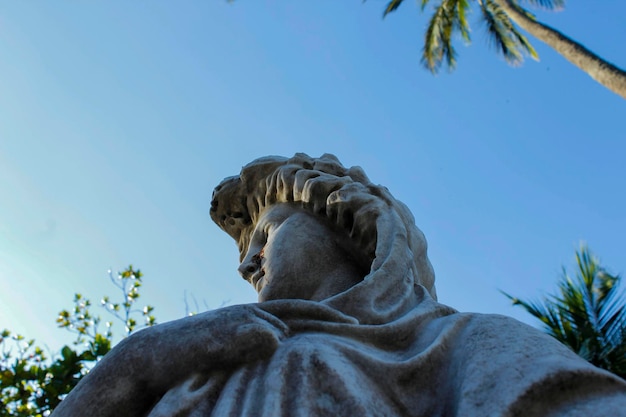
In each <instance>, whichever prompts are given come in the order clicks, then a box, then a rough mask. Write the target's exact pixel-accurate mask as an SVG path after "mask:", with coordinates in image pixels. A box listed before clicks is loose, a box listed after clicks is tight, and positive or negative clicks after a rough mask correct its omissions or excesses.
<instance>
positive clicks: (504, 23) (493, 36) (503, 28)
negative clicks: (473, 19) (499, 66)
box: [480, 0, 523, 65]
mask: <svg viewBox="0 0 626 417" xmlns="http://www.w3.org/2000/svg"><path fill="white" fill-rule="evenodd" d="M480 9H481V11H482V13H483V19H484V21H485V24H486V28H487V33H488V35H489V39H490V41H491V43H492V44H493V45H494V46H495V47H496V49H497V50H498V51H499V52H500V53H501V54H502V55H503V56H504V59H505V60H506V61H507V62H508V63H509V64H512V65H516V64H520V63H521V62H522V61H523V57H522V54H521V52H520V50H519V43H518V42H517V39H516V37H514V36H512V30H511V28H513V30H515V28H514V27H513V23H512V22H511V19H509V16H508V15H507V14H506V13H505V12H504V10H502V8H501V7H500V6H498V4H497V3H495V2H494V1H493V0H484V1H483V2H481V4H480Z"/></svg>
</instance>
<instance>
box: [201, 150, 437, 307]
mask: <svg viewBox="0 0 626 417" xmlns="http://www.w3.org/2000/svg"><path fill="white" fill-rule="evenodd" d="M277 203H293V204H296V205H300V206H301V207H303V208H304V209H307V210H310V211H312V212H314V213H315V214H317V215H320V216H323V217H325V218H326V219H327V220H329V221H330V222H331V224H335V225H337V226H338V227H339V228H340V229H343V230H345V231H346V232H347V233H348V236H349V237H350V239H351V240H352V242H354V244H355V245H356V247H357V248H358V249H359V250H360V251H361V254H362V256H363V257H365V258H366V259H367V261H368V262H369V263H370V264H371V267H370V273H369V274H368V276H366V277H365V279H367V278H368V277H369V276H371V275H373V274H375V273H376V272H383V271H380V270H381V269H383V270H385V271H386V272H387V273H391V272H400V273H401V274H402V275H407V273H408V276H412V278H413V282H414V283H415V284H421V285H423V286H424V287H425V288H426V289H427V290H428V292H429V293H430V294H431V296H432V297H433V298H436V295H435V288H434V280H435V277H434V272H433V269H432V267H431V265H430V262H429V261H428V257H427V255H426V249H427V244H426V239H425V237H424V235H423V233H422V232H421V231H420V230H419V229H418V228H417V226H416V225H415V219H414V218H413V215H412V214H411V212H410V211H409V209H408V208H407V206H406V205H404V204H403V203H401V202H400V201H398V200H396V199H395V198H394V197H393V196H392V195H391V193H389V190H387V188H386V187H383V186H380V185H375V184H372V183H371V182H370V180H369V179H368V178H367V176H366V175H365V172H363V170H362V169H361V168H360V167H351V168H345V167H344V166H343V165H341V163H340V162H339V160H338V159H337V158H336V157H335V156H334V155H330V154H324V155H322V156H321V157H320V158H311V157H309V156H308V155H306V154H302V153H298V154H296V155H295V156H294V157H293V158H284V157H278V156H268V157H264V158H260V159H257V160H255V161H253V162H251V163H250V164H248V165H246V166H245V167H243V169H242V170H241V174H240V175H239V176H235V177H229V178H226V179H225V180H224V181H222V182H221V183H220V184H219V185H218V186H217V187H216V188H215V190H214V192H213V200H212V202H211V218H212V219H213V221H215V223H217V225H218V226H219V227H220V228H221V229H223V230H224V231H225V232H226V233H228V234H229V235H230V236H231V237H233V238H234V239H235V241H236V242H237V244H238V246H239V252H240V259H243V258H244V257H245V253H246V251H247V248H248V245H249V242H250V237H251V234H252V231H253V230H254V227H255V224H256V222H257V221H258V219H259V216H260V215H261V213H262V212H263V211H264V209H265V208H267V207H268V206H271V205H273V204H277ZM398 268H400V269H402V268H407V269H408V271H391V270H390V269H393V270H397V269H398Z"/></svg>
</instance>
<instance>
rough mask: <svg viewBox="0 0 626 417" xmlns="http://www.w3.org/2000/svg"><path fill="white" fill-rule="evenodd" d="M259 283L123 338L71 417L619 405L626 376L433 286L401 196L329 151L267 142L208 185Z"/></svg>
mask: <svg viewBox="0 0 626 417" xmlns="http://www.w3.org/2000/svg"><path fill="white" fill-rule="evenodd" d="M211 217H212V218H213V220H214V221H215V222H216V223H217V224H218V225H219V227H221V228H222V229H223V230H224V231H226V233H228V234H229V235H230V236H231V237H233V238H234V239H235V241H236V242H237V244H238V246H239V251H240V254H241V265H240V266H239V272H240V274H241V275H242V276H243V278H245V279H246V280H247V281H249V282H250V284H252V285H253V286H254V288H255V289H256V291H257V292H258V294H259V302H258V303H256V304H248V305H236V306H230V307H226V308H222V309H219V310H214V311H209V312H206V313H203V314H198V315H196V316H193V317H187V318H183V319H180V320H177V321H173V322H169V323H164V324H160V325H158V326H155V327H152V328H148V329H145V330H142V331H140V332H137V333H136V334H134V335H132V336H131V337H129V338H127V339H125V340H124V341H122V342H121V343H120V344H119V345H118V346H116V347H115V348H114V349H113V350H112V351H111V352H110V353H109V354H108V355H107V356H105V357H104V359H103V360H102V361H101V362H100V363H99V364H98V365H97V366H96V367H95V368H94V369H93V370H92V371H91V372H90V373H89V375H87V376H86V377H85V378H84V379H83V380H82V381H81V382H80V384H79V385H78V386H77V387H76V388H75V389H74V391H73V392H72V393H70V395H69V396H68V397H67V398H66V399H65V400H64V401H63V402H62V403H61V405H60V406H59V407H58V408H57V410H56V411H55V412H54V413H53V416H54V417H69V416H94V417H100V416H102V417H104V416H149V417H162V416H171V417H173V416H180V417H182V416H185V417H192V416H193V417H208V416H262V417H270V416H271V417H274V416H415V417H418V416H419V417H426V416H428V417H431V416H463V417H464V416H470V417H485V416H581V417H583V416H584V417H589V416H611V417H613V416H626V382H625V381H623V380H622V379H620V378H618V377H616V376H614V375H612V374H610V373H609V372H606V371H604V370H601V369H598V368H596V367H594V366H592V365H590V364H589V363H587V362H585V361H584V360H582V359H580V358H579V357H578V356H577V355H575V354H574V353H573V352H571V351H570V350H569V349H568V348H566V347H564V346H562V345H561V344H559V343H558V342H557V341H555V340H554V339H552V338H551V337H549V336H547V335H545V334H543V333H541V332H539V331H537V330H535V329H533V328H531V327H529V326H526V325H524V324H522V323H519V322H517V321H515V320H513V319H511V318H507V317H504V316H499V315H483V314H469V313H459V312H457V311H455V310H454V309H452V308H450V307H447V306H445V305H442V304H439V303H437V301H436V293H435V287H434V273H433V269H432V267H431V265H430V262H429V261H428V258H427V256H426V240H425V238H424V236H423V234H422V233H421V232H420V230H419V229H418V228H417V227H416V226H415V222H414V219H413V216H412V215H411V213H410V212H409V210H408V208H407V207H406V206H405V205H404V204H402V203H401V202H399V201H397V200H396V199H394V198H393V197H392V196H391V194H390V193H389V191H388V190H387V189H386V188H384V187H381V186H378V185H374V184H372V183H371V182H370V181H369V179H368V178H367V176H366V175H365V173H364V172H363V171H362V170H361V169H360V168H358V167H352V168H349V169H346V168H344V167H343V166H342V165H341V164H340V163H339V161H338V160H337V159H336V158H335V157H334V156H332V155H328V154H326V155H323V156H322V157H321V158H311V157H309V156H307V155H304V154H296V155H295V156H294V157H293V158H290V159H287V158H281V157H266V158H261V159H258V160H256V161H254V162H252V163H250V164H249V165H247V166H245V167H244V168H243V170H242V171H241V174H240V175H239V176H236V177H231V178H227V179H225V180H224V181H223V182H222V183H221V184H220V185H219V186H218V187H217V188H216V189H215V191H214V194H213V201H212V203H211Z"/></svg>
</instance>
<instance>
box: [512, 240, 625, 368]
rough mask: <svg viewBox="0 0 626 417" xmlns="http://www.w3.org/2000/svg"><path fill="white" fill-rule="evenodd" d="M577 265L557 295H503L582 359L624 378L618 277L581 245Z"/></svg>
mask: <svg viewBox="0 0 626 417" xmlns="http://www.w3.org/2000/svg"><path fill="white" fill-rule="evenodd" d="M576 263H577V271H576V275H575V276H573V277H571V276H570V275H568V273H567V271H566V270H565V268H563V273H562V275H561V278H560V280H559V282H558V284H557V285H558V290H559V291H558V294H556V295H548V296H547V297H544V298H543V299H542V300H540V301H524V300H520V299H519V298H516V297H513V296H511V295H509V294H506V293H504V295H506V296H507V297H508V298H509V299H511V300H512V301H513V304H514V305H519V306H521V307H523V308H524V309H525V310H526V311H528V312H529V313H530V314H532V315H533V316H535V317H536V318H538V319H539V320H541V322H542V323H543V328H544V330H545V331H546V333H548V334H550V335H551V336H553V337H555V338H556V339H557V340H559V341H560V342H561V343H563V344H565V345H566V346H568V347H570V348H571V349H572V350H573V351H574V352H576V353H577V354H578V355H580V356H581V357H582V358H583V359H586V360H587V361H589V362H591V363H592V364H594V365H596V366H598V367H600V368H604V369H606V370H608V371H611V372H613V373H615V374H617V375H619V376H620V377H622V378H626V304H625V303H624V299H623V298H622V291H621V289H620V276H619V275H611V274H609V273H608V272H607V271H606V269H605V268H604V267H602V266H601V265H600V263H599V261H598V260H597V259H596V258H595V257H594V256H593V255H592V254H591V252H590V251H589V249H588V248H587V247H585V246H582V247H581V249H580V251H577V252H576Z"/></svg>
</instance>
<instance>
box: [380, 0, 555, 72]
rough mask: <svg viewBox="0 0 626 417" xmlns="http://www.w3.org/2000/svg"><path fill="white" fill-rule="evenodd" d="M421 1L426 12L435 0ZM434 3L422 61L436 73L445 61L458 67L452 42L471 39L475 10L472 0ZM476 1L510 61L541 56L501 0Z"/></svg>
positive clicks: (547, 0) (395, 2)
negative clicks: (471, 26)
mask: <svg viewBox="0 0 626 417" xmlns="http://www.w3.org/2000/svg"><path fill="white" fill-rule="evenodd" d="M403 1H404V0H391V1H389V3H388V4H387V7H386V8H385V11H384V13H383V17H384V16H387V15H388V14H389V13H391V12H393V11H395V10H396V9H397V8H398V7H399V6H400V4H402V2H403ZM419 2H420V4H421V8H422V11H424V9H425V8H426V6H428V5H429V3H431V0H419ZM526 2H527V3H530V4H531V5H532V6H538V7H542V8H544V9H558V8H561V7H563V5H564V3H565V1H564V0H526ZM432 3H436V4H435V6H434V12H433V14H432V15H431V18H430V21H429V23H428V27H427V29H426V34H425V36H424V46H423V49H422V63H423V64H424V66H426V68H428V69H429V70H430V71H432V72H434V73H436V72H438V71H439V69H440V67H441V65H442V64H443V63H445V64H446V65H447V66H448V68H450V69H453V68H454V67H455V65H456V56H457V53H456V49H455V48H454V45H453V44H452V40H453V37H454V36H455V35H457V34H458V35H460V37H461V38H462V39H463V40H464V41H465V42H466V43H470V42H471V38H470V26H469V22H468V20H467V16H468V15H469V14H470V11H471V6H470V3H471V0H436V1H433V2H432ZM474 3H477V4H478V9H479V10H480V14H481V19H482V21H483V23H484V26H485V29H486V31H487V34H488V36H489V40H490V42H491V43H492V45H493V46H494V47H495V48H496V49H497V50H498V52H500V53H501V54H502V56H503V57H504V59H505V60H506V61H507V62H509V63H510V64H520V63H521V62H522V61H523V57H524V54H528V55H530V56H531V57H532V58H534V59H538V55H537V52H536V51H535V49H534V48H533V46H532V45H531V44H530V42H529V41H528V39H526V37H525V36H524V35H522V34H521V33H520V32H519V30H518V29H517V27H516V26H515V25H514V24H513V22H512V21H511V19H510V17H509V16H508V14H507V13H506V12H505V11H504V10H503V9H502V7H501V6H500V5H499V3H498V1H497V0H475V1H474ZM514 3H515V7H516V8H517V9H518V10H519V11H520V12H522V13H524V14H525V15H527V16H530V17H532V18H534V17H533V16H532V14H531V13H530V12H528V11H526V10H525V9H523V8H522V7H521V6H519V4H518V3H517V1H515V2H514Z"/></svg>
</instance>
